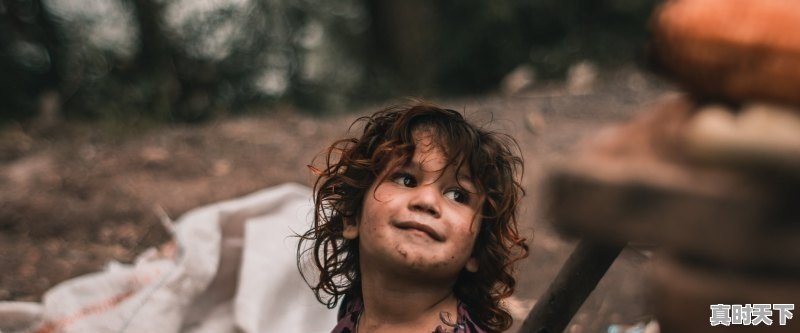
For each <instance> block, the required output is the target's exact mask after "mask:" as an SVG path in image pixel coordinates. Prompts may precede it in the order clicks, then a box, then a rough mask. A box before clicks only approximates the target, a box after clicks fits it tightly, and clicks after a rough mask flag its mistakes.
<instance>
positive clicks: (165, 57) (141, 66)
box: [124, 0, 181, 119]
mask: <svg viewBox="0 0 800 333" xmlns="http://www.w3.org/2000/svg"><path fill="white" fill-rule="evenodd" d="M128 2H129V4H130V6H131V8H133V15H134V17H135V20H136V22H137V24H138V25H139V52H138V53H137V55H136V58H135V60H134V63H133V66H131V67H130V68H128V69H127V71H126V73H124V74H125V75H128V76H130V77H133V78H135V79H137V80H146V81H147V82H150V83H151V84H152V86H151V89H148V90H149V92H150V96H151V100H150V103H148V108H149V110H143V112H144V113H148V114H151V115H153V116H155V117H156V118H161V119H165V118H168V117H169V116H170V113H171V112H172V109H173V107H174V103H175V102H176V101H177V100H178V98H179V95H180V93H181V89H180V81H179V79H178V75H177V72H176V70H175V66H174V65H173V61H174V53H175V52H174V49H173V47H172V44H171V42H170V41H169V40H168V39H167V36H166V34H165V32H164V29H163V25H162V19H163V17H164V4H163V3H162V2H160V1H157V0H128Z"/></svg>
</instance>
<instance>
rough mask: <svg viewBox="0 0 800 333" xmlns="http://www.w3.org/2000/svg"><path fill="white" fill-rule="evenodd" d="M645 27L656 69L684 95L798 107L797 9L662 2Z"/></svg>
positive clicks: (741, 2)
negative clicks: (685, 90)
mask: <svg viewBox="0 0 800 333" xmlns="http://www.w3.org/2000/svg"><path fill="white" fill-rule="evenodd" d="M651 23H652V29H653V45H652V47H653V51H654V56H655V58H656V60H657V62H658V63H659V64H660V65H661V66H663V67H664V68H665V69H666V70H667V71H668V74H669V75H672V76H674V77H675V78H676V79H677V80H678V82H679V84H682V85H684V86H685V87H686V88H688V90H689V91H690V92H692V93H694V94H698V95H701V96H707V97H712V98H722V99H725V100H729V101H746V100H762V101H773V102H784V103H790V104H794V105H800V1H797V0H670V1H668V2H666V3H665V4H664V5H662V7H661V8H660V9H659V10H658V11H657V12H656V13H655V15H654V17H653V21H652V22H651Z"/></svg>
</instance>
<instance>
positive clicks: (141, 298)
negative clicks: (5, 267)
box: [0, 183, 336, 333]
mask: <svg viewBox="0 0 800 333" xmlns="http://www.w3.org/2000/svg"><path fill="white" fill-rule="evenodd" d="M312 214H313V206H312V202H311V190H310V189H309V188H308V187H305V186H301V185H298V184H292V183H288V184H283V185H280V186H276V187H272V188H268V189H265V190H262V191H259V192H256V193H253V194H250V195H247V196H244V197H241V198H238V199H234V200H230V201H225V202H220V203H216V204H212V205H208V206H204V207H201V208H197V209H194V210H192V211H190V212H188V213H186V214H184V215H183V216H182V217H181V218H180V219H179V220H178V221H177V224H176V228H175V232H174V236H175V240H176V243H177V244H178V246H177V251H175V252H173V253H170V252H169V251H163V249H162V251H159V250H158V249H149V250H147V251H145V252H144V253H143V254H141V255H140V256H139V257H138V258H137V260H136V262H135V263H134V264H133V265H127V264H120V263H114V262H112V263H110V264H109V265H108V266H107V268H106V269H105V270H104V271H102V272H98V273H93V274H88V275H85V276H81V277H77V278H74V279H71V280H68V281H65V282H63V283H61V284H59V285H57V286H55V287H53V288H52V289H50V290H49V291H47V293H45V296H44V300H43V303H42V304H37V303H25V302H0V332H3V333H13V332H37V333H38V332H42V333H44V332H48V333H55V332H64V333H71V332H76V333H77V332H115V333H122V332H125V333H139V332H142V333H144V332H147V333H149V332H162V333H172V332H174V333H212V332H213V333H226V332H231V333H234V332H246V333H260V332H311V333H314V332H330V330H331V328H332V327H334V326H335V325H336V311H335V310H329V309H327V308H326V307H325V306H324V305H322V304H320V303H319V302H317V300H316V298H315V297H314V294H313V293H312V292H311V290H310V289H309V288H308V286H307V285H306V284H305V283H304V282H303V280H302V278H301V277H300V275H299V273H298V271H297V266H296V259H295V258H296V251H297V241H298V239H297V237H293V236H294V235H296V234H300V233H302V232H303V231H305V229H307V228H308V227H309V225H310V219H311V218H312V216H313V215H312Z"/></svg>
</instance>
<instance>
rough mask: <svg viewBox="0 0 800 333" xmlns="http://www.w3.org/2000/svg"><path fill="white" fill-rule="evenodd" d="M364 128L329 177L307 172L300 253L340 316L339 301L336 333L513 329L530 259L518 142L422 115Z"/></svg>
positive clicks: (335, 148) (425, 109) (383, 115)
mask: <svg viewBox="0 0 800 333" xmlns="http://www.w3.org/2000/svg"><path fill="white" fill-rule="evenodd" d="M359 122H361V123H363V124H364V125H363V126H364V127H363V133H362V134H361V135H360V136H359V137H355V138H348V139H343V140H339V141H336V142H334V143H333V145H331V146H330V147H329V148H328V150H327V153H326V155H325V157H326V158H325V165H324V166H323V167H322V168H321V169H318V168H314V167H311V166H310V168H311V169H312V171H313V172H314V173H315V174H316V175H317V176H318V179H317V181H316V183H315V186H314V191H315V196H314V203H315V211H316V214H315V216H314V225H313V226H312V228H311V230H309V231H308V232H306V233H305V234H304V235H303V237H302V239H301V242H300V245H299V247H298V251H299V254H298V267H300V270H301V274H302V275H303V278H304V279H305V280H306V282H307V283H308V284H309V286H311V288H312V289H313V291H314V293H315V294H316V295H317V299H319V301H320V302H322V303H324V304H327V306H328V307H329V308H333V307H334V306H336V303H337V302H338V301H339V299H340V298H343V302H342V304H341V305H340V308H339V322H338V324H337V325H336V327H335V328H334V329H333V332H361V333H364V332H415V333H417V332H460V333H463V332H498V331H503V330H506V329H508V328H509V327H510V326H511V322H512V318H511V316H510V315H509V313H508V311H506V309H504V308H503V306H502V303H501V300H502V299H504V298H506V297H509V296H510V295H511V293H512V292H513V291H514V286H515V279H514V277H513V275H512V272H513V267H512V264H513V263H514V262H515V261H517V260H519V259H521V258H524V257H525V256H527V253H528V247H527V245H526V244H525V242H524V241H525V240H524V238H522V237H520V235H519V233H518V231H517V223H516V207H517V204H518V203H519V200H520V198H521V196H522V195H523V194H524V191H523V190H522V188H521V187H520V184H519V181H518V173H519V172H521V168H522V159H521V158H520V157H519V156H518V155H517V154H515V153H517V152H519V146H517V144H516V142H515V141H514V139H512V138H511V137H509V136H506V135H501V134H497V133H494V132H490V131H486V130H484V129H482V128H478V127H476V126H474V125H472V124H470V123H468V122H467V121H466V120H465V119H464V117H463V116H462V115H461V114H460V113H458V112H456V111H453V110H448V109H442V108H439V107H436V106H433V105H430V104H425V103H417V104H414V105H410V106H395V107H390V108H388V109H385V110H382V111H379V112H377V113H375V114H373V115H372V116H367V117H362V118H359V120H357V121H356V123H354V125H355V124H357V123H359ZM512 149H513V151H512ZM309 243H311V244H310V245H311V246H310V247H309V246H308V245H309ZM304 244H305V247H304ZM303 249H305V250H303ZM306 260H310V261H311V262H312V263H313V269H314V275H317V274H318V277H317V276H315V278H318V280H314V282H312V281H310V280H309V277H310V274H309V272H308V269H309V267H307V266H308V265H306V264H305V263H307V261H306Z"/></svg>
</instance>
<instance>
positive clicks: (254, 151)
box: [0, 68, 670, 332]
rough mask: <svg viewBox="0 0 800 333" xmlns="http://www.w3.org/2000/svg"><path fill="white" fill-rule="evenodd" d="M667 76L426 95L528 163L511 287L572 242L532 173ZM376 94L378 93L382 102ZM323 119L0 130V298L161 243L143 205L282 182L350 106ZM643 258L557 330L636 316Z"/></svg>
mask: <svg viewBox="0 0 800 333" xmlns="http://www.w3.org/2000/svg"><path fill="white" fill-rule="evenodd" d="M667 90H670V88H669V86H667V85H665V84H664V83H662V82H661V81H658V80H655V79H654V78H652V77H650V76H647V75H643V74H641V73H640V72H638V71H636V70H633V69H630V68H628V69H620V70H615V71H613V72H609V73H604V74H602V75H601V76H600V78H599V79H598V81H597V82H596V83H595V84H594V85H592V86H591V89H590V90H588V91H586V90H585V91H583V92H581V93H577V94H575V93H570V90H569V89H567V86H566V84H564V83H559V82H549V83H540V84H536V85H534V86H533V87H532V88H529V89H526V90H524V91H522V92H520V93H517V94H515V95H512V96H504V95H487V96H476V97H470V98H459V99H437V100H434V101H435V102H437V103H439V104H442V105H445V106H448V107H450V108H453V109H458V110H464V111H465V113H466V114H467V115H468V117H470V118H471V119H473V120H474V121H476V122H477V123H479V124H482V123H487V122H489V121H491V122H492V124H491V127H492V128H494V129H497V130H500V131H503V132H506V133H509V134H511V135H513V136H514V137H515V138H516V139H517V140H518V141H519V144H520V146H521V148H522V150H523V155H524V158H525V161H526V169H525V176H524V179H523V184H524V186H525V188H526V190H527V192H528V193H527V197H526V198H525V201H524V207H523V211H522V219H521V221H523V230H524V232H525V233H526V234H527V235H528V237H529V238H530V239H531V243H530V244H531V249H532V252H531V256H530V257H529V258H528V259H526V260H525V261H524V262H523V263H522V264H521V267H520V269H519V279H518V283H519V289H518V293H517V296H518V298H519V299H521V300H522V301H523V302H532V301H533V300H535V299H536V298H538V297H539V295H540V294H541V293H542V292H543V291H544V289H545V288H546V287H547V285H548V284H549V283H550V282H551V281H552V279H553V277H554V276H555V274H556V273H557V272H558V269H559V268H560V267H561V265H562V264H563V262H564V260H565V259H566V257H567V255H568V254H569V252H570V251H571V249H572V247H573V246H574V244H573V243H572V242H569V241H564V240H562V239H561V238H559V237H558V236H557V235H555V233H554V232H553V231H552V229H551V227H550V225H549V222H548V221H547V218H546V216H543V214H542V213H541V211H540V205H539V203H540V202H541V201H542V199H543V198H542V197H541V195H540V191H539V184H540V183H541V179H542V177H543V176H544V175H545V174H546V170H547V169H546V168H547V165H548V163H549V162H550V161H552V160H554V159H556V158H559V157H561V156H563V155H564V154H566V153H568V152H569V150H570V148H571V147H574V146H575V144H576V143H577V142H579V141H580V140H581V139H582V138H585V137H587V136H591V134H592V133H594V132H596V131H597V130H599V129H600V128H602V127H603V126H607V125H611V124H613V123H616V122H621V121H624V120H626V119H628V118H630V117H631V116H633V115H634V114H635V113H637V112H639V111H641V110H644V109H646V105H647V104H648V103H650V102H653V101H655V100H656V99H657V98H658V96H659V95H661V94H663V93H664V92H665V91H667ZM391 103H392V101H387V102H386V103H385V104H382V105H388V104H391ZM380 106H381V105H375V106H373V107H367V108H364V109H362V110H360V111H358V112H354V113H349V114H337V115H329V116H324V117H319V116H314V115H311V114H308V113H301V112H292V110H275V111H270V112H266V113H265V114H263V115H259V116H248V117H242V118H226V119H221V120H217V121H214V122H212V123H207V124H204V125H199V126H197V125H195V126H190V125H162V126H138V125H133V124H131V125H124V126H123V125H109V124H104V125H102V126H98V125H97V124H94V125H93V124H86V123H61V124H58V125H56V126H55V127H51V128H48V129H32V128H30V127H29V126H24V125H12V126H8V127H6V128H4V129H3V130H2V131H0V272H2V274H0V301H2V300H20V301H39V300H41V297H42V295H43V293H44V292H45V291H46V290H47V289H48V288H50V287H52V286H54V285H55V284H57V283H59V282H61V281H64V280H66V279H69V278H71V277H75V276H78V275H82V274H86V273H90V272H95V271H98V270H100V269H102V268H103V267H104V265H105V264H106V263H107V262H108V261H110V260H116V261H121V262H131V260H132V259H133V258H134V257H135V256H136V255H137V254H139V253H141V252H142V251H143V250H144V249H146V248H148V247H151V246H155V245H158V244H161V243H163V242H165V241H167V238H168V236H167V233H166V231H165V230H164V229H163V227H162V226H161V224H160V223H159V220H158V217H157V214H156V213H155V211H156V208H155V207H157V206H158V207H161V208H163V209H164V210H165V211H166V212H167V213H168V215H169V216H170V217H172V218H173V219H175V218H177V217H178V216H180V215H181V214H182V213H184V212H186V211H187V210H189V209H191V208H193V207H197V206H200V205H204V204H207V203H211V202H214V201H218V200H223V199H230V198H234V197H237V196H240V195H243V194H246V193H250V192H253V191H256V190H258V189H261V188H265V187H269V186H272V185H276V184H280V183H284V182H288V181H293V182H298V183H301V184H309V185H310V184H311V182H312V180H313V179H312V177H311V176H310V173H309V172H308V169H307V168H306V165H307V164H309V163H311V161H312V160H313V158H314V157H315V156H317V155H318V154H319V153H320V152H321V151H322V150H323V149H324V148H325V145H326V144H328V143H330V142H332V140H333V139H336V138H340V137H342V136H343V135H345V134H346V131H347V129H348V126H349V124H350V123H351V122H352V121H353V120H354V119H355V118H356V117H358V116H359V115H362V114H365V113H369V112H371V111H374V110H376V109H377V108H379V107H380ZM646 265H647V264H646V260H645V259H644V258H643V257H642V256H641V255H639V254H638V253H636V252H634V251H629V250H626V251H625V252H623V254H622V255H621V256H620V258H619V259H618V260H617V261H616V262H615V263H614V265H613V266H612V267H611V269H610V271H609V272H608V274H607V275H606V276H605V277H604V278H603V280H602V281H601V283H600V285H599V287H598V288H597V289H596V290H595V292H594V293H593V294H592V296H591V297H590V299H589V300H588V301H587V302H586V303H585V304H584V306H583V308H582V309H581V311H580V312H579V313H578V315H577V316H576V317H575V318H574V320H573V322H572V324H571V327H570V329H569V330H568V331H569V332H605V331H606V329H607V327H608V325H609V324H611V323H618V324H633V323H636V322H639V321H642V320H646V319H647V318H648V314H649V309H648V305H647V303H646V301H645V293H646V279H645V278H644V275H643V271H644V269H645V268H646Z"/></svg>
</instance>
